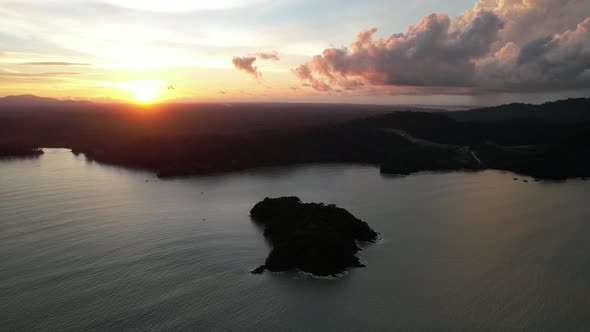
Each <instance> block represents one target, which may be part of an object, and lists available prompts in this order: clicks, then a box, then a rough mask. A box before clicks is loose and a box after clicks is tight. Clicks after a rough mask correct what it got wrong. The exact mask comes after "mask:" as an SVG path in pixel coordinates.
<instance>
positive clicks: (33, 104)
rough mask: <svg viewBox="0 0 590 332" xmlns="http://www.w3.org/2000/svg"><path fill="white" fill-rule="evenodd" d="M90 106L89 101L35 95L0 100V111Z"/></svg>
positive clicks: (8, 97) (7, 97)
mask: <svg viewBox="0 0 590 332" xmlns="http://www.w3.org/2000/svg"><path fill="white" fill-rule="evenodd" d="M90 105H94V104H93V103H91V102H89V101H75V100H60V99H55V98H46V97H39V96H35V95H20V96H6V97H3V98H0V110H1V109H10V108H12V109H14V108H29V109H30V108H58V107H68V108H71V107H72V106H79V107H83V106H90Z"/></svg>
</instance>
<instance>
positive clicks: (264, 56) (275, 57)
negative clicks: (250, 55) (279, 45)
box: [254, 52, 281, 61]
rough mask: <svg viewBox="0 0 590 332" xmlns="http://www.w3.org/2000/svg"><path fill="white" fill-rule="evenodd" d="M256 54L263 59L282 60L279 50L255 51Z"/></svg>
mask: <svg viewBox="0 0 590 332" xmlns="http://www.w3.org/2000/svg"><path fill="white" fill-rule="evenodd" d="M254 55H255V56H257V57H258V58H260V59H261V60H271V61H281V58H280V57H279V54H278V53H277V52H271V53H262V52H261V53H255V54H254Z"/></svg>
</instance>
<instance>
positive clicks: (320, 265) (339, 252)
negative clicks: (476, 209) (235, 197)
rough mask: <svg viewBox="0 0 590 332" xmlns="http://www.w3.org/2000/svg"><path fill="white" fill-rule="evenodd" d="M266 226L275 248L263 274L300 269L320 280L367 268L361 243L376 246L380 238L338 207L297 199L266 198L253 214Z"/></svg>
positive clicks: (263, 266)
mask: <svg viewBox="0 0 590 332" xmlns="http://www.w3.org/2000/svg"><path fill="white" fill-rule="evenodd" d="M250 215H251V217H252V219H253V220H254V221H255V222H257V223H259V224H261V225H263V226H264V236H265V237H266V238H267V239H268V240H269V241H270V243H271V245H272V246H273V249H272V251H271V252H270V254H269V256H268V257H267V259H266V262H265V264H264V265H262V266H260V267H259V268H257V269H255V270H253V271H252V273H262V272H264V271H265V270H269V271H272V272H280V271H288V270H291V269H296V270H300V271H304V272H308V273H311V274H314V275H319V276H329V275H337V274H340V273H343V272H344V271H346V270H347V269H349V268H351V267H363V265H362V264H361V263H360V261H359V259H358V257H356V253H357V252H358V251H359V250H360V248H359V247H358V246H357V241H361V242H375V240H376V239H377V236H378V234H377V233H376V232H375V231H374V230H372V229H371V227H369V225H368V224H367V223H365V222H364V221H362V220H360V219H357V218H356V217H354V216H353V215H352V214H351V213H350V212H348V211H346V210H345V209H342V208H339V207H336V206H335V205H324V204H321V203H320V204H318V203H302V202H301V200H300V199H299V198H297V197H282V198H274V199H271V198H266V199H264V200H263V201H262V202H259V203H258V204H256V205H255V206H254V208H253V209H252V210H251V211H250Z"/></svg>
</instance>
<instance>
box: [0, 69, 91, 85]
mask: <svg viewBox="0 0 590 332" xmlns="http://www.w3.org/2000/svg"><path fill="white" fill-rule="evenodd" d="M79 74H80V73H73V72H46V73H22V72H15V71H8V70H4V69H0V82H10V83H14V82H20V83H26V82H36V83H52V82H53V83H54V82H58V81H64V76H66V77H67V76H69V75H79Z"/></svg>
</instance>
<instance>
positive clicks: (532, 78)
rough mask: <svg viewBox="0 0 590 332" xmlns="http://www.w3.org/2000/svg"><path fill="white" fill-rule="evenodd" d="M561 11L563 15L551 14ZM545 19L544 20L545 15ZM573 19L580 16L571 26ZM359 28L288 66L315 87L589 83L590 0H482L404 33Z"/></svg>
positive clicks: (462, 88)
mask: <svg viewBox="0 0 590 332" xmlns="http://www.w3.org/2000/svg"><path fill="white" fill-rule="evenodd" d="M553 13H559V14H560V15H564V16H560V15H553ZM543 17H547V19H543ZM572 18H575V19H578V18H579V19H580V20H579V21H577V23H576V24H572V22H571V20H572ZM376 33H377V29H375V28H373V29H369V30H365V31H361V32H360V33H359V34H358V35H357V38H356V40H355V41H354V42H353V43H351V45H350V46H349V47H348V48H328V49H326V50H324V51H323V52H322V54H320V55H316V56H314V57H312V58H311V59H310V60H309V61H308V62H306V63H304V64H302V65H300V66H298V67H296V68H294V69H292V72H293V73H294V74H295V75H296V76H297V77H298V78H299V79H300V80H302V81H303V82H304V83H305V84H308V85H309V86H310V87H312V88H313V89H315V90H318V91H323V92H327V91H335V90H338V89H342V90H345V91H346V90H348V91H351V90H366V91H368V90H374V89H375V88H377V89H381V90H382V91H383V93H395V92H393V91H396V90H400V89H392V88H391V87H406V88H404V89H401V90H403V91H412V93H419V91H420V90H423V91H424V92H427V93H432V92H433V91H436V90H441V89H442V90H451V91H452V90H453V89H455V90H456V91H457V92H460V93H470V94H473V93H486V92H491V91H503V92H536V91H545V90H556V89H561V90H567V89H570V90H571V89H580V88H589V87H590V81H589V80H588V75H590V74H588V73H589V72H590V71H589V70H590V2H588V1H579V0H566V1H552V0H503V1H496V0H481V1H479V2H478V3H477V4H476V5H475V6H474V9H473V10H469V11H467V12H465V13H464V14H462V15H460V16H458V17H456V18H454V19H451V18H450V17H449V16H447V15H444V14H430V15H428V16H426V17H424V18H423V19H422V20H420V22H418V23H417V24H415V25H410V26H408V27H407V29H406V32H404V33H395V34H392V35H390V36H389V37H386V38H376V37H375V34H376Z"/></svg>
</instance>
